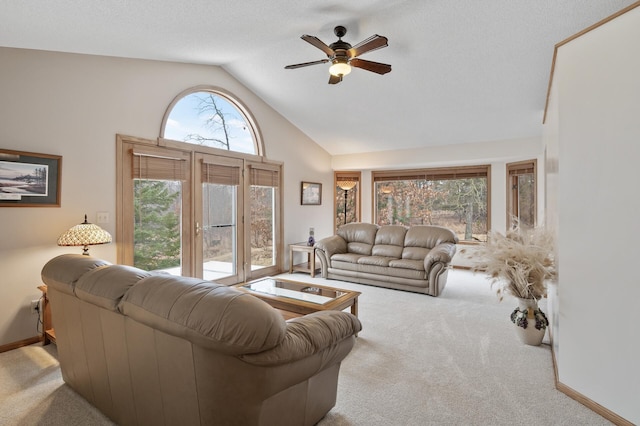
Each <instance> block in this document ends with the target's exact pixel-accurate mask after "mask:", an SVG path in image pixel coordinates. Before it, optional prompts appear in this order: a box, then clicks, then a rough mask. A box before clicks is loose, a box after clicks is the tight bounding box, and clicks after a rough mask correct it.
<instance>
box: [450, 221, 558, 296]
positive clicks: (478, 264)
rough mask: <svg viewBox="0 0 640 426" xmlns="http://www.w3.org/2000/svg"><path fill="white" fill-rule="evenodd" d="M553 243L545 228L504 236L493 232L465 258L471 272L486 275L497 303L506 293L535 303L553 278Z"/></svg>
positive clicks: (515, 230) (549, 233) (554, 270)
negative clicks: (468, 262)
mask: <svg viewBox="0 0 640 426" xmlns="http://www.w3.org/2000/svg"><path fill="white" fill-rule="evenodd" d="M554 241H555V239H554V237H553V235H552V234H551V232H549V231H548V230H546V229H544V228H533V229H526V230H524V229H521V228H520V227H516V228H514V229H512V230H509V231H507V233H506V234H501V233H499V232H495V231H492V232H490V233H489V236H488V239H487V242H486V243H485V244H484V245H483V246H479V247H478V249H477V250H474V254H473V255H471V256H468V257H469V258H470V259H472V260H473V262H474V266H473V267H472V269H473V270H474V271H482V272H485V273H487V274H488V275H489V277H490V278H491V286H492V287H496V288H497V290H496V292H497V294H498V297H500V300H502V298H503V297H504V294H505V293H507V294H510V295H512V296H515V297H518V298H521V299H535V300H536V301H537V300H540V299H541V298H542V297H544V296H545V295H546V292H547V287H546V281H547V280H553V279H555V277H556V265H555V259H554V251H555V245H554V244H555V243H554ZM464 251H465V250H461V252H464Z"/></svg>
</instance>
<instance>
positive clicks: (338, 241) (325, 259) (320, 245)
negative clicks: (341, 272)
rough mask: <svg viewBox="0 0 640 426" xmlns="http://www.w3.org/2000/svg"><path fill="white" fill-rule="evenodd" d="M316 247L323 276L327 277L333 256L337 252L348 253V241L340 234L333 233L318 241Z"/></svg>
mask: <svg viewBox="0 0 640 426" xmlns="http://www.w3.org/2000/svg"><path fill="white" fill-rule="evenodd" d="M314 247H315V249H316V254H317V255H318V259H320V267H321V268H322V278H327V270H328V269H329V265H330V263H329V262H330V261H331V256H333V255H334V254H336V253H346V252H347V242H346V241H345V240H344V238H342V237H341V236H339V235H332V236H330V237H326V238H323V239H321V240H319V241H316V243H315V245H314Z"/></svg>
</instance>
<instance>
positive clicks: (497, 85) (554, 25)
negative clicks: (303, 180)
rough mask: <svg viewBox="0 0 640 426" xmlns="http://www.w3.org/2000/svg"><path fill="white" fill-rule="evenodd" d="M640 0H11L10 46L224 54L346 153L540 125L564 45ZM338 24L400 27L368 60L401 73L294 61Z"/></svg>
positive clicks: (185, 58) (3, 5)
mask: <svg viewBox="0 0 640 426" xmlns="http://www.w3.org/2000/svg"><path fill="white" fill-rule="evenodd" d="M632 3H634V1H633V0H350V1H344V0H343V1H333V0H329V1H323V2H319V1H316V2H311V1H301V0H269V1H264V0H260V1H258V0H252V1H241V0H235V1H231V0H228V1H211V0H189V1H177V0H136V1H134V0H129V1H127V0H76V1H72V0H48V1H27V0H24V1H12V0H0V17H1V19H0V21H1V24H0V46H5V47H18V48H29V49H42V50H53V51H63V52H75V53H87V54H96V55H108V56H121V57H128V58H143V59H158V60H167V61H177V62H188V63H199V64H215V65H220V66H222V67H224V68H225V69H226V70H227V71H228V72H229V73H231V74H232V75H233V76H235V77H236V78H237V79H238V80H240V81H241V82H242V83H243V84H245V85H246V86H247V87H248V88H249V89H251V90H252V91H253V92H255V93H256V94H257V95H258V96H260V97H261V98H262V99H264V100H265V101H266V102H267V103H268V104H269V105H271V106H272V107H273V108H274V109H276V110H277V111H279V112H280V113H281V114H282V115H283V116H285V117H286V118H287V119H288V120H289V121H291V122H292V123H293V124H294V125H295V126H297V127H298V128H300V129H301V130H302V131H303V132H304V133H305V134H307V135H308V136H309V137H310V138H312V139H313V140H315V141H316V142H317V143H318V144H320V145H321V146H323V147H324V148H325V149H326V150H327V151H328V152H329V153H330V154H334V155H337V154H350V153H359V152H368V151H381V150H390V149H403V148H415V147H422V146H431V145H445V144H456V143H471V142H480V141H491V140H504V139H515V138H527V137H535V136H540V135H541V132H542V114H543V110H544V104H545V97H546V89H547V84H548V79H549V71H550V68H551V60H552V55H553V48H554V45H555V44H556V43H558V42H560V41H562V40H564V39H565V38H567V37H569V36H571V35H573V34H575V33H577V32H579V31H580V30H582V29H584V28H586V27H588V26H590V25H592V24H594V23H596V22H598V21H600V20H601V19H604V18H606V17H607V16H609V15H611V14H613V13H615V12H617V11H619V10H620V9H622V8H624V7H626V6H628V5H630V4H632ZM336 25H344V26H346V27H347V30H348V33H347V35H346V36H345V37H344V38H343V39H344V40H345V41H348V42H350V43H351V44H356V43H358V42H360V41H361V40H363V39H365V38H367V37H369V36H371V35H373V34H380V35H384V36H386V37H388V38H389V47H387V48H384V49H380V50H376V51H375V52H370V53H368V54H365V55H363V56H362V58H363V59H368V60H372V61H378V62H384V63H388V64H391V65H392V67H393V71H392V72H391V73H389V74H386V75H383V76H380V75H377V74H374V73H371V72H367V71H364V70H361V69H354V70H353V72H352V73H351V74H350V75H348V76H346V77H345V80H344V81H343V82H342V83H340V84H337V85H329V84H327V81H328V65H327V64H322V65H315V66H311V67H305V68H300V69H295V70H285V69H284V66H285V65H289V64H295V63H300V62H307V61H313V60H318V59H323V58H325V57H326V56H325V55H324V53H322V52H321V51H320V50H318V49H316V48H315V47H313V46H311V45H310V44H308V43H306V42H305V41H303V40H301V39H300V36H301V35H302V34H310V35H315V36H317V37H318V38H320V39H321V40H323V41H324V42H325V43H326V44H330V43H332V42H333V41H335V40H336V39H337V38H336V37H335V36H334V34H333V28H334V27H335V26H336ZM0 70H1V64H0ZM203 83H205V82H203ZM211 83H212V84H214V82H211Z"/></svg>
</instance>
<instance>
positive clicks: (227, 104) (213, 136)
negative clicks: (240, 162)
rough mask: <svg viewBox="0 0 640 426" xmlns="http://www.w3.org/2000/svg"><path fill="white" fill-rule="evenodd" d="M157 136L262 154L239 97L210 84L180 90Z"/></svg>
mask: <svg viewBox="0 0 640 426" xmlns="http://www.w3.org/2000/svg"><path fill="white" fill-rule="evenodd" d="M160 137H162V138H165V139H172V140H175V141H181V142H187V143H192V144H195V145H201V146H207V147H211V148H218V149H223V150H227V151H235V152H242V153H245V154H255V155H264V154H263V150H262V143H261V141H260V138H259V133H258V130H257V127H256V125H255V122H254V120H253V119H252V118H251V116H250V114H249V112H248V111H247V109H246V108H244V106H243V105H241V104H240V102H239V101H237V100H236V99H234V97H233V96H231V95H230V94H228V93H226V92H224V91H222V90H220V89H216V88H213V87H208V86H198V87H194V88H191V89H188V90H185V91H184V92H182V93H180V94H179V95H178V96H176V98H175V99H174V100H173V102H171V104H170V105H169V108H168V109H167V112H166V113H165V116H164V118H163V120H162V129H161V133H160Z"/></svg>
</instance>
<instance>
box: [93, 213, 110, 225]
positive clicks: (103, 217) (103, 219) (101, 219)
mask: <svg viewBox="0 0 640 426" xmlns="http://www.w3.org/2000/svg"><path fill="white" fill-rule="evenodd" d="M96 216H97V218H96V222H97V223H99V224H100V223H109V212H98V213H97V214H96Z"/></svg>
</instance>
